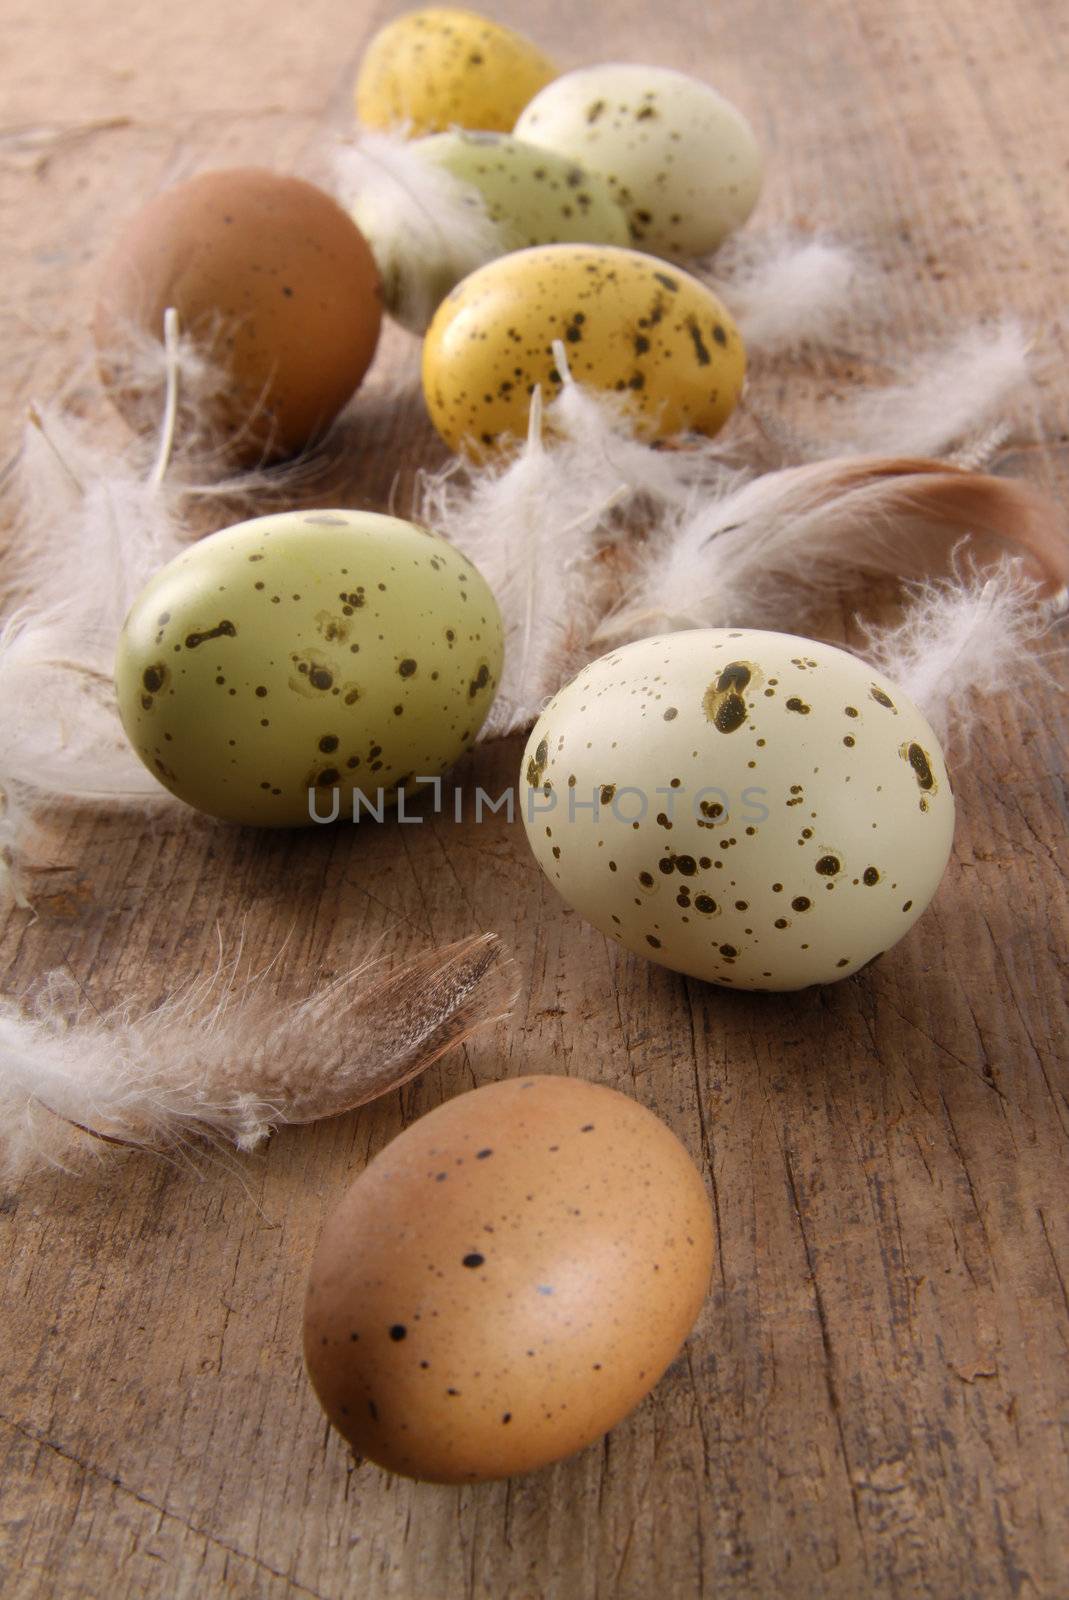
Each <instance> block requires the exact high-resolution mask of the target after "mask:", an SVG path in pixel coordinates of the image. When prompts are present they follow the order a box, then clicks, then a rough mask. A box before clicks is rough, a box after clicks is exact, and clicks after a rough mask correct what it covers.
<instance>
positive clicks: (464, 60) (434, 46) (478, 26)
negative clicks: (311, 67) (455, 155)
mask: <svg viewBox="0 0 1069 1600" xmlns="http://www.w3.org/2000/svg"><path fill="white" fill-rule="evenodd" d="M556 71H557V69H556V67H555V66H554V65H553V63H552V61H550V60H549V59H548V58H547V57H546V56H544V55H543V54H542V52H541V50H539V49H538V47H537V46H536V45H533V44H532V43H531V41H530V40H529V39H525V38H524V37H523V36H522V34H519V33H514V32H513V31H512V29H511V28H506V27H504V26H503V25H502V24H501V23H500V22H493V21H491V19H490V18H489V17H482V16H479V14H478V13H477V12H475V11H464V10H461V9H460V8H458V7H456V6H430V7H428V8H426V9H425V10H422V11H410V12H408V13H406V14H405V15H404V16H401V17H397V18H395V19H394V21H393V22H388V23H387V24H386V26H385V27H384V28H382V29H381V30H380V31H379V32H378V33H377V34H376V35H375V37H374V38H373V39H372V41H371V43H370V45H369V46H368V48H367V52H366V54H365V55H364V58H363V60H362V62H361V63H360V71H359V73H358V74H357V79H356V114H357V116H358V117H359V118H360V121H361V122H362V123H364V125H365V126H366V127H368V128H396V127H400V128H404V129H406V131H407V132H408V133H409V134H410V135H412V136H415V135H417V134H421V133H436V132H440V131H443V130H444V129H446V128H451V127H453V126H458V127H461V128H494V129H498V130H500V131H501V132H508V130H509V129H511V127H512V124H513V123H514V122H515V120H516V118H517V117H518V116H519V114H520V112H521V111H522V110H523V108H524V106H525V105H526V104H527V102H528V100H530V98H531V96H532V95H534V94H537V93H538V91H539V89H541V88H542V87H543V85H544V84H547V83H549V81H550V79H551V78H554V77H555V76H556Z"/></svg>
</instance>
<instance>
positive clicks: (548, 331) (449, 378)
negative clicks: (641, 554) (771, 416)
mask: <svg viewBox="0 0 1069 1600" xmlns="http://www.w3.org/2000/svg"><path fill="white" fill-rule="evenodd" d="M557 339H559V340H561V341H562V343H563V344H564V346H565V349H566V350H567V353H568V362H569V365H570V367H571V371H572V376H573V377H574V378H575V379H576V380H577V381H578V382H579V383H582V384H586V385H589V386H590V387H591V388H595V389H603V390H607V391H609V392H610V393H614V394H619V395H622V396H624V397H625V398H627V399H629V400H630V401H631V402H632V406H633V410H634V414H635V421H636V428H637V429H638V430H639V431H641V432H643V433H645V434H647V435H651V436H654V437H657V438H666V437H668V436H670V435H672V434H675V433H682V432H694V433H704V434H714V433H716V432H717V431H718V429H720V428H721V427H722V426H723V424H724V423H725V422H726V420H727V418H728V417H729V416H730V414H731V412H732V410H733V408H734V406H735V402H736V401H737V399H738V397H739V393H740V392H741V389H742V382H743V377H744V374H745V370H746V354H745V351H744V349H743V345H742V340H741V338H740V336H739V332H738V329H737V328H736V326H735V324H734V322H733V321H732V319H731V316H730V314H729V313H728V311H727V310H726V309H725V307H724V306H723V305H722V304H721V302H720V301H719V300H718V299H717V297H716V295H715V294H713V293H712V291H711V290H710V289H707V288H706V287H705V285H704V284H701V283H699V282H698V281H697V279H696V278H692V277H690V276H689V275H688V274H687V273H685V272H681V271H679V269H678V268H672V269H670V270H669V269H668V268H667V267H666V266H665V264H664V262H663V261H659V260H657V258H656V257H654V256H646V255H641V254H640V253H639V252H638V251H637V250H621V249H616V248H613V247H610V246H607V245H581V244H555V245H544V246H542V247H541V248H540V249H535V250H519V251H517V252H516V253H515V254H513V255H508V256H502V257H501V258H500V259H499V260H497V261H491V262H489V263H488V265H486V266H485V267H480V268H479V270H478V271H477V272H473V273H472V274H471V276H470V277H467V278H465V279H464V281H463V283H461V284H458V286H457V287H456V289H454V290H453V293H452V294H451V295H450V296H449V297H448V299H446V300H444V301H443V302H442V304H441V305H440V306H439V308H438V311H437V313H436V315H435V318H434V321H433V322H432V323H431V326H430V329H429V330H428V333H427V337H426V340H425V341H424V346H423V392H424V395H425V396H426V400H427V406H428V409H429V411H430V414H431V420H432V422H433V423H434V426H435V427H436V428H437V429H438V432H439V433H440V434H441V435H442V438H443V439H444V440H445V441H446V443H447V444H449V445H450V446H451V447H452V448H453V449H458V448H461V447H462V446H463V447H466V448H467V449H469V450H474V451H476V452H477V451H478V449H479V448H480V446H491V445H494V444H496V443H497V442H498V441H499V440H500V439H501V438H502V437H503V436H504V437H510V438H518V437H522V436H523V434H524V433H526V430H527V414H528V408H529V406H530V400H531V393H532V390H533V389H534V387H535V385H536V384H539V385H541V387H542V391H543V393H544V394H545V395H546V397H547V398H550V399H551V398H552V397H553V395H554V394H555V393H556V392H557V390H558V389H559V387H560V383H561V375H560V373H559V372H558V371H557V368H556V362H555V358H554V355H553V350H552V345H553V341H554V340H557Z"/></svg>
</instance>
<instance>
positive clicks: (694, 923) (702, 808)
mask: <svg viewBox="0 0 1069 1600" xmlns="http://www.w3.org/2000/svg"><path fill="white" fill-rule="evenodd" d="M522 781H523V784H524V788H525V794H526V801H525V804H524V808H523V810H524V822H525V825H526V827H527V834H528V839H529V841H530V844H531V849H532V850H533V852H534V854H535V856H536V858H537V860H538V862H539V865H540V866H541V868H542V870H543V872H544V873H545V874H546V876H547V877H548V878H549V880H550V882H551V883H553V884H554V885H555V886H556V888H557V889H558V890H559V891H560V893H561V894H562V895H563V896H564V898H565V900H567V901H568V903H569V904H570V905H572V906H574V907H575V909H576V910H577V911H579V912H581V913H582V915H583V916H585V917H586V918H587V919H588V920H589V921H590V922H592V923H593V924H594V926H595V927H597V928H600V929H601V931H602V932H603V933H605V934H607V935H608V936H609V937H610V938H612V939H615V940H617V941H618V943H620V944H621V945H623V946H624V947H625V948H627V949H629V950H633V951H634V952H635V953H636V954H638V955H643V956H647V957H648V958H649V959H650V960H652V961H657V962H660V963H661V965H663V966H666V967H672V968H673V969H674V970H675V971H677V972H685V973H688V974H689V975H691V976H693V977H696V978H705V979H708V980H709V981H711V982H713V983H720V984H726V985H729V986H732V987H734V988H738V989H801V988H804V987H805V986H806V985H808V984H813V983H833V982H835V981H836V980H837V979H839V978H848V977H849V976H850V975H851V973H854V972H857V970H858V969H859V968H860V967H863V966H865V965H866V963H867V962H869V961H871V960H872V959H873V958H874V957H875V956H877V955H879V954H881V952H882V951H884V950H887V949H889V948H890V947H891V945H893V944H896V943H897V941H898V940H899V939H901V938H902V936H903V934H905V933H906V932H907V931H908V930H909V929H910V928H911V927H912V925H913V923H914V922H915V921H916V920H917V918H918V917H919V916H920V915H921V913H922V912H923V911H924V908H925V907H926V906H927V904H928V902H929V901H930V900H931V898H932V896H933V895H934V894H935V891H936V889H937V888H938V887H939V883H940V880H941V878H942V876H943V872H944V869H945V868H946V864H947V858H948V856H949V854H950V847H951V843H952V841H953V836H954V797H953V793H952V791H951V787H950V780H949V778H948V776H947V770H946V765H945V763H944V760H943V755H942V752H941V750H940V748H939V744H938V741H937V740H936V737H935V734H934V733H933V732H932V729H931V727H930V726H929V725H928V723H927V722H926V721H925V719H924V717H923V716H922V715H921V713H920V711H918V709H917V707H916V706H915V705H914V704H913V703H912V701H911V700H910V699H909V698H908V696H906V695H905V694H903V692H902V690H901V689H899V688H898V687H897V685H895V684H893V683H891V682H889V681H888V680H887V679H886V678H884V677H883V676H881V674H880V673H878V672H876V671H875V670H874V669H873V668H872V667H870V666H869V665H868V663H867V662H864V661H860V660H858V658H857V657H856V656H852V655H849V654H847V652H846V651H845V650H838V649H836V648H835V647H834V646H833V645H828V644H818V643H817V642H816V641H814V640H812V639H800V638H796V637H795V636H794V635H792V634H784V633H766V632H763V631H760V630H757V629H748V630H745V631H744V630H742V629H727V628H695V629H690V630H687V631H684V632H681V633H673V634H669V635H667V636H664V637H659V638H651V639H642V640H640V641H639V642H638V643H637V644H631V645H627V646H625V647H624V648H623V649H620V650H613V651H611V652H610V653H609V654H608V655H606V656H602V658H601V659H600V660H599V661H595V662H593V663H591V665H590V666H588V667H586V668H584V670H583V671H582V672H581V673H580V674H579V676H578V677H577V678H574V679H573V680H572V682H571V683H569V684H567V685H566V686H565V688H563V689H562V690H560V692H559V693H558V694H557V695H555V696H554V698H553V699H552V700H551V701H550V703H549V705H548V706H547V707H546V709H545V710H544V711H543V713H542V715H541V717H540V718H539V720H538V722H537V723H536V724H535V727H534V730H533V732H532V734H531V737H530V741H529V743H528V746H527V750H526V752H525V755H524V759H523V766H522Z"/></svg>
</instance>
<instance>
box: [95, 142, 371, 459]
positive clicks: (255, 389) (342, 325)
mask: <svg viewBox="0 0 1069 1600" xmlns="http://www.w3.org/2000/svg"><path fill="white" fill-rule="evenodd" d="M169 306H174V307H175V309H176V310H177V312H178V317H179V324H180V328H181V331H182V333H183V334H185V335H187V336H189V337H191V338H192V339H193V340H194V341H195V343H196V345H197V346H198V347H199V348H201V349H203V352H204V354H205V355H206V356H207V357H208V358H209V359H210V360H211V361H213V362H214V363H215V364H216V365H217V366H218V367H219V368H220V369H221V370H222V372H223V373H224V375H225V380H226V381H225V383H224V386H223V387H224V388H225V390H226V397H225V399H224V400H223V401H222V402H221V404H220V405H219V406H218V407H217V408H216V410H215V413H214V415H213V416H212V418H211V421H212V422H213V423H214V424H215V425H217V426H219V427H220V428H221V429H222V431H223V434H224V436H229V439H230V442H231V445H232V449H233V452H234V453H235V454H236V455H237V456H239V457H240V458H241V459H243V460H252V459H257V458H259V457H261V456H268V457H275V458H280V457H284V456H287V455H292V454H294V453H295V452H297V451H299V450H301V449H302V448H304V446H306V445H308V444H310V443H312V442H313V441H314V440H316V439H317V438H318V437H319V436H320V435H322V434H323V433H325V431H326V430H327V428H328V427H329V426H330V424H331V423H332V422H333V420H334V418H335V417H336V416H337V414H338V413H339V411H341V409H342V407H343V406H344V405H345V403H346V402H347V401H348V399H349V398H350V396H351V395H352V394H353V392H354V391H355V389H356V388H357V386H358V385H359V383H360V381H361V379H362V378H363V376H364V373H365V372H366V371H367V369H368V367H369V366H370V365H371V360H372V357H373V356H374V354H375V346H376V344H377V342H378V337H379V328H380V326H381V322H382V296H381V286H380V283H379V276H378V271H377V268H376V266H375V263H374V260H373V259H372V255H371V251H370V250H369V248H368V246H367V244H366V243H365V241H364V238H363V235H362V234H361V233H360V232H359V231H358V229H357V228H356V225H355V223H353V221H352V220H351V219H350V218H349V217H348V216H347V215H346V213H345V212H344V211H343V210H342V209H341V207H340V206H338V205H336V204H335V202H334V201H333V200H332V199H331V198H330V196H329V195H327V194H324V193H323V191H322V190H320V189H317V188H316V187H315V186H314V185H313V184H310V183H305V182H304V181H303V179H300V178H290V177H283V176H281V175H279V174H278V173H274V172H267V171H263V170H261V169H259V168H256V167H239V168H234V169H232V170H228V171H224V172H206V173H203V174H202V175H201V176H200V177H197V178H193V179H191V180H190V181H189V182H188V183H182V184H179V185H178V186H177V187H176V188H173V189H168V190H166V191H165V192H164V193H163V194H160V195H157V196H156V198H155V199H153V200H150V201H149V203H148V204H147V205H146V206H145V207H143V209H142V210H141V211H140V212H139V213H138V214H137V216H136V217H135V218H134V219H133V221H132V222H131V224H130V225H129V227H128V228H127V230H126V232H125V233H124V234H123V236H122V238H121V239H120V240H119V243H118V245H117V246H116V248H115V251H114V252H113V254H112V257H111V260H110V261H109V262H108V265H107V267H106V269H105V272H104V277H103V289H102V292H101V296H100V300H99V302H98V304H97V310H96V317H95V322H94V329H93V332H94V337H95V339H96V345H97V350H98V353H99V357H100V364H101V373H102V377H103V379H104V382H105V385H106V386H107V388H108V391H109V393H110V394H111V396H112V398H113V400H114V401H115V403H116V405H117V406H118V408H119V410H120V411H121V412H122V413H123V415H124V416H125V417H126V418H127V420H128V421H129V422H130V423H131V425H132V426H133V427H134V428H136V429H138V430H139V431H140V430H146V429H147V430H151V429H152V428H154V427H156V426H158V424H159V420H160V416H161V414H162V408H163V391H162V378H161V377H160V371H161V365H160V363H159V362H158V361H157V362H155V363H153V362H149V363H148V368H149V371H148V381H147V382H146V377H145V367H146V363H145V360H144V355H143V351H144V348H145V345H146V339H147V340H148V341H151V340H162V336H163V320H164V313H165V311H166V310H167V308H168V307H169ZM149 349H151V344H150V345H149ZM139 350H140V351H141V352H142V354H141V357H140V359H138V351H139Z"/></svg>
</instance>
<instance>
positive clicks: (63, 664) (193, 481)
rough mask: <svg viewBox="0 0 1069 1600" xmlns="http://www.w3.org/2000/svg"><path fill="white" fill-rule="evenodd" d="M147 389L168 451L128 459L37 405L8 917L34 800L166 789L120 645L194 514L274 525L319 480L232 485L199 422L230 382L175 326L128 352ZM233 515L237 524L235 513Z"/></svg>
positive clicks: (19, 644)
mask: <svg viewBox="0 0 1069 1600" xmlns="http://www.w3.org/2000/svg"><path fill="white" fill-rule="evenodd" d="M132 348H133V349H134V351H135V354H136V357H137V360H138V361H139V362H143V363H144V379H145V384H146V386H151V385H155V386H156V387H157V388H158V387H159V385H160V384H161V383H162V392H163V395H164V427H163V430H162V434H161V437H160V439H159V440H158V441H157V440H152V439H149V438H139V439H134V440H132V441H130V442H129V443H128V444H127V445H126V446H125V447H124V448H122V449H117V448H116V449H111V450H109V449H106V448H104V447H102V446H101V445H99V444H97V443H96V442H95V441H94V440H92V439H91V438H90V436H89V434H88V432H87V430H86V429H85V427H84V426H82V425H79V424H78V423H76V422H75V421H74V419H73V418H72V417H71V416H70V415H69V414H68V413H67V412H65V411H64V409H63V408H62V407H61V406H59V405H52V406H33V407H31V410H30V414H29V421H28V422H27V424H26V427H25V430H24V437H23V444H22V451H21V455H20V459H19V462H18V467H17V471H16V473H15V476H14V480H13V489H12V498H13V503H14V507H15V516H14V537H13V540H12V545H11V550H10V553H9V556H8V559H7V563H6V570H5V580H6V587H7V601H8V606H9V608H10V609H9V611H8V615H7V617H6V620H4V621H3V622H2V624H0V795H6V796H7V800H8V809H7V811H6V814H5V819H4V823H3V836H4V837H3V844H2V847H0V862H2V863H3V867H2V870H0V907H2V906H3V904H4V902H5V900H10V899H12V898H14V899H15V900H16V902H17V903H18V904H20V905H21V904H24V903H25V898H26V896H25V879H24V877H23V876H21V875H20V872H19V862H18V857H19V848H20V847H19V840H20V838H21V837H22V836H23V835H24V833H25V831H26V828H27V825H28V823H29V821H30V819H31V815H32V802H33V796H34V795H35V794H36V795H37V796H38V797H39V798H44V797H52V798H69V797H71V796H81V797H100V796H105V795H107V796H110V797H112V798H125V799H143V798H147V797H150V796H152V797H155V796H156V795H157V794H158V792H159V791H158V786H157V785H156V783H155V782H154V780H153V779H152V778H151V777H150V776H149V774H148V773H147V772H146V771H145V770H144V769H143V768H142V767H141V763H140V762H139V761H137V759H136V758H135V757H134V755H133V754H132V752H131V750H130V748H129V746H128V744H127V741H126V738H125V735H124V734H123V732H122V729H121V726H120V724H119V718H118V712H117V709H116V705H115V697H114V693H113V690H112V671H113V666H114V658H115V646H116V643H117V641H118V637H119V633H120V631H121V629H122V625H123V622H124V620H125V618H126V615H127V613H128V611H129V609H130V607H131V605H132V604H133V602H134V600H135V599H136V598H137V596H138V595H139V594H140V592H141V590H142V589H143V588H144V586H145V584H146V583H147V582H148V580H149V578H151V577H152V575H153V574H154V573H155V572H157V571H158V570H159V568H160V567H162V566H164V565H165V564H166V563H167V562H168V561H170V560H171V559H172V558H173V557H174V556H175V555H177V554H178V553H179V552H180V551H181V550H182V549H184V548H185V547H186V545H187V544H188V543H189V542H190V541H191V539H192V538H193V533H192V530H191V527H190V522H189V515H190V512H191V510H192V508H193V507H194V506H198V505H202V504H203V503H204V502H206V501H209V500H210V501H211V502H213V509H215V510H217V511H218V512H219V513H221V514H222V515H223V518H224V520H226V521H235V520H241V517H242V516H243V515H245V514H247V513H250V512H251V511H252V510H253V509H254V508H255V509H257V510H262V509H263V505H262V497H263V494H264V491H265V489H270V491H271V492H272V493H273V494H277V493H278V492H279V491H280V490H281V489H282V488H283V487H284V486H285V485H286V484H287V483H289V484H292V483H293V482H294V481H295V480H296V479H297V478H299V477H302V476H304V475H305V474H306V473H307V472H308V470H309V469H308V466H307V464H306V463H301V464H300V465H299V466H298V467H297V468H295V469H293V470H292V471H290V470H287V469H270V470H269V471H268V470H259V469H252V470H250V471H248V472H244V473H240V474H236V475H234V474H231V473H230V469H229V468H228V466H227V457H226V454H225V451H223V450H221V449H216V448H215V446H216V444H217V443H218V440H217V436H216V435H215V434H214V433H213V430H212V427H211V423H210V419H207V418H206V417H205V415H204V413H203V412H202V411H201V410H200V409H199V406H200V404H201V402H202V401H203V400H204V398H205V396H207V395H209V394H210V393H212V392H214V387H213V386H217V384H218V381H219V380H218V376H217V374H214V373H213V371H212V369H211V368H210V367H209V366H208V365H207V364H206V363H205V362H204V361H203V359H202V358H201V357H200V356H199V355H198V354H197V352H196V350H195V349H194V348H193V347H192V346H191V345H189V343H188V342H187V341H183V340H182V338H181V335H180V333H179V330H178V328H177V322H176V319H174V317H173V316H172V315H171V314H168V324H167V336H166V339H165V342H164V344H160V343H159V342H158V341H155V340H150V339H147V338H142V339H141V341H140V342H139V343H136V344H135V345H133V346H132ZM224 508H225V511H224Z"/></svg>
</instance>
